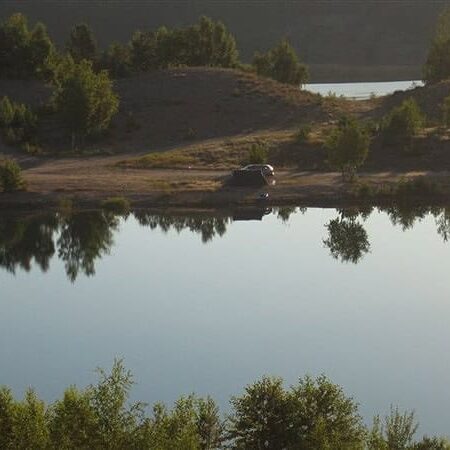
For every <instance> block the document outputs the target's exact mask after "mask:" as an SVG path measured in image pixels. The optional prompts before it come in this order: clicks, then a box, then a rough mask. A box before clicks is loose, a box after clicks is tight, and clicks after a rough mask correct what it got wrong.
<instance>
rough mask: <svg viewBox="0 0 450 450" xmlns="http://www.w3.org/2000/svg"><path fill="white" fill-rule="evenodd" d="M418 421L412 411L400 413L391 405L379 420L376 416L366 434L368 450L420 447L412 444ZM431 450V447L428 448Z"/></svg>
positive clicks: (403, 449) (398, 449)
mask: <svg viewBox="0 0 450 450" xmlns="http://www.w3.org/2000/svg"><path fill="white" fill-rule="evenodd" d="M418 426H419V425H418V423H417V422H416V420H415V418H414V413H413V412H405V413H403V414H402V413H400V411H399V409H398V408H394V407H392V406H391V411H390V414H389V415H388V416H386V417H385V418H384V420H381V419H380V417H379V416H376V417H375V418H374V421H373V426H372V429H371V430H370V432H369V435H368V447H369V450H408V449H413V448H420V447H416V446H415V445H414V435H415V434H416V431H417V428H418ZM430 450H431V449H430Z"/></svg>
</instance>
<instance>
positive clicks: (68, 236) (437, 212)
mask: <svg viewBox="0 0 450 450" xmlns="http://www.w3.org/2000/svg"><path fill="white" fill-rule="evenodd" d="M373 211H374V209H373V208H365V209H341V210H336V217H335V218H333V219H331V220H329V221H328V222H327V223H325V224H324V225H325V230H326V231H325V237H324V239H323V246H324V248H325V249H327V250H328V251H329V253H330V255H331V257H333V258H334V259H336V260H338V261H340V262H342V263H350V264H357V263H359V262H360V261H361V260H363V259H364V257H365V256H366V255H367V254H368V253H370V250H371V244H370V236H369V234H368V233H367V231H366V229H365V222H366V221H367V219H368V218H369V217H370V216H371V214H372V213H373ZM376 211H377V212H378V213H384V214H386V215H387V216H388V217H389V219H390V221H391V223H392V225H393V226H395V227H400V229H401V230H403V231H406V230H408V229H411V228H413V227H414V226H415V225H416V224H418V223H419V222H420V221H422V220H423V219H424V218H426V217H428V216H430V215H431V216H432V217H433V218H434V220H435V224H436V231H437V233H438V234H439V235H440V236H441V237H442V239H443V241H444V242H447V241H448V240H449V238H450V207H449V208H433V207H413V208H411V207H405V206H396V207H393V206H392V207H388V208H384V209H383V208H377V209H376ZM305 212H306V209H304V208H296V207H284V208H276V209H275V210H271V209H266V208H253V209H246V210H243V209H241V210H238V211H228V212H222V213H217V214H215V215H205V214H162V213H155V212H153V211H137V212H134V213H133V216H134V218H135V219H136V221H137V222H138V223H139V225H140V226H142V227H146V228H149V229H150V230H156V229H158V230H160V231H162V232H164V233H168V232H169V231H175V232H177V233H180V232H181V231H184V230H188V231H190V232H191V233H195V234H198V235H200V238H201V240H202V242H203V243H205V244H206V243H209V242H211V241H212V240H213V239H215V238H220V237H222V236H224V235H225V234H226V232H227V230H228V228H229V227H230V226H231V225H232V223H233V222H236V221H248V220H257V221H261V220H263V219H264V217H265V216H267V215H268V214H272V215H273V217H276V218H277V219H278V220H279V221H281V222H282V223H284V224H289V221H290V219H291V217H292V215H294V214H304V213H305ZM126 220H127V217H121V216H117V215H114V214H113V213H111V212H105V211H89V212H71V213H66V214H63V213H51V214H26V215H6V216H3V217H0V267H1V268H3V269H4V270H6V271H8V272H10V273H11V274H15V273H16V271H17V270H18V269H21V270H24V271H27V272H29V271H30V270H31V269H32V267H33V263H34V265H35V266H37V267H39V268H40V269H41V271H43V272H47V270H48V269H49V265H50V261H51V260H52V258H54V257H55V255H57V257H58V258H59V259H60V260H61V261H62V262H63V263H64V268H65V271H66V274H67V277H68V279H69V280H71V281H72V282H75V281H76V279H77V277H78V276H79V275H80V274H83V275H86V276H93V275H94V274H95V265H96V262H97V261H99V260H100V259H101V258H103V257H104V256H105V255H107V254H108V253H109V252H110V250H111V248H112V247H113V246H114V236H115V234H116V233H117V232H118V231H119V228H120V224H121V223H122V222H123V221H126ZM255 226H260V225H257V224H255Z"/></svg>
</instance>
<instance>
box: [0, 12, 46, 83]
mask: <svg viewBox="0 0 450 450" xmlns="http://www.w3.org/2000/svg"><path fill="white" fill-rule="evenodd" d="M54 53H55V47H54V44H53V42H52V41H51V39H50V38H49V36H48V34H47V29H46V28H45V26H44V25H43V24H41V23H38V24H36V25H35V27H34V28H33V29H32V30H29V28H28V21H27V19H26V17H25V16H24V15H22V14H13V15H12V16H11V17H9V18H8V19H7V20H5V21H4V22H2V23H0V78H15V79H17V78H19V79H29V78H41V79H47V78H48V77H49V71H50V69H51V62H52V57H53V55H54Z"/></svg>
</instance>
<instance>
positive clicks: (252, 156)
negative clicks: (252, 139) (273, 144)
mask: <svg viewBox="0 0 450 450" xmlns="http://www.w3.org/2000/svg"><path fill="white" fill-rule="evenodd" d="M268 156H269V151H268V149H267V146H266V145H264V144H253V145H252V146H251V147H250V150H249V152H248V158H247V163H248V164H266V163H267V158H268Z"/></svg>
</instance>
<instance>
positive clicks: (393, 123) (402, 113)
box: [382, 98, 425, 146]
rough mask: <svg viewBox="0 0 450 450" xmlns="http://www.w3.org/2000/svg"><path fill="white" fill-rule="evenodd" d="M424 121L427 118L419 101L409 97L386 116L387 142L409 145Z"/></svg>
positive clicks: (385, 138) (383, 127) (384, 127)
mask: <svg viewBox="0 0 450 450" xmlns="http://www.w3.org/2000/svg"><path fill="white" fill-rule="evenodd" d="M424 123H425V118H424V115H423V114H422V112H421V110H420V108H419V106H418V105H417V102H416V101H415V100H414V99H412V98H409V99H407V100H405V101H404V102H403V103H402V104H401V105H400V106H397V107H396V108H394V109H393V110H392V111H391V112H390V114H388V115H387V116H386V117H385V119H384V121H383V125H382V132H383V138H384V141H385V142H386V143H387V144H392V145H394V144H401V145H404V146H407V145H409V144H410V141H411V139H412V138H413V137H414V136H415V135H417V133H418V132H419V131H420V130H421V129H422V127H423V126H424Z"/></svg>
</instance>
